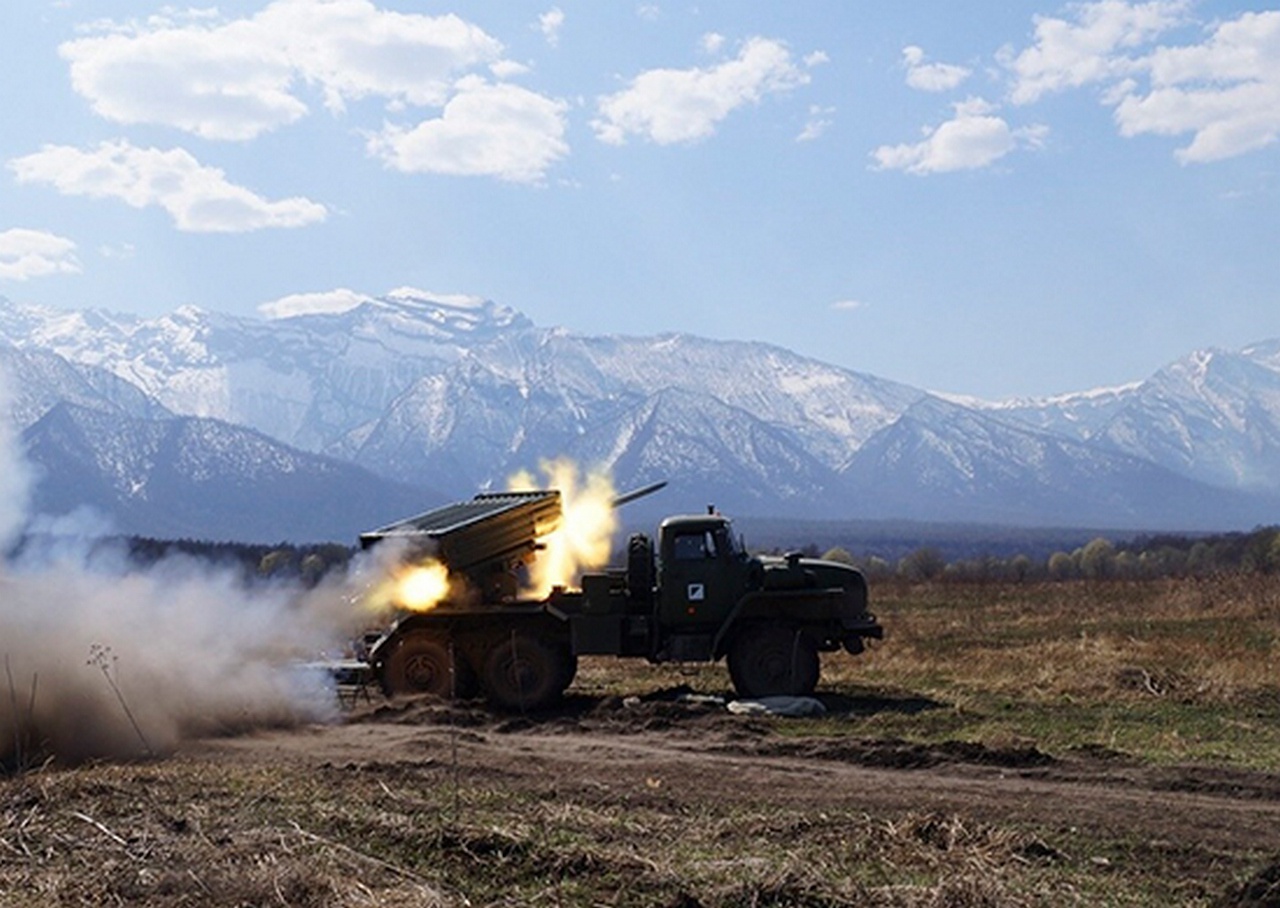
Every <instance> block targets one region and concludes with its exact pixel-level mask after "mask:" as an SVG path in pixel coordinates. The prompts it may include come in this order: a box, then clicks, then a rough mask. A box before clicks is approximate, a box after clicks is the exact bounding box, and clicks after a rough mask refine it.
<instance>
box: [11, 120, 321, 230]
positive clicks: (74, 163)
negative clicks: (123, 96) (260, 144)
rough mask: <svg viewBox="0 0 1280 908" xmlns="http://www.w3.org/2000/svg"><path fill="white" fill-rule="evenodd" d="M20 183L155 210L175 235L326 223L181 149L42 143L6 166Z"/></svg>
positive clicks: (312, 208)
mask: <svg viewBox="0 0 1280 908" xmlns="http://www.w3.org/2000/svg"><path fill="white" fill-rule="evenodd" d="M9 169H10V170H11V171H13V173H14V175H15V176H16V177H17V179H18V181H19V182H21V183H47V184H49V185H51V186H53V187H54V188H56V189H57V190H58V191H59V192H61V193H63V194H64V195H80V196H88V197H90V198H115V199H119V200H121V201H123V202H125V203H127V204H129V205H131V206H133V207H134V208H148V207H151V206H156V207H159V208H163V209H164V210H165V211H167V212H168V213H169V215H170V216H171V217H172V218H173V221H174V224H175V225H176V226H177V228H178V229H179V230H183V231H189V232H193V233H241V232H246V231H251V230H260V229H262V228H266V227H301V226H304V225H306V224H312V223H315V222H317V221H323V220H324V219H325V216H326V214H327V211H326V209H325V207H324V206H323V205H320V204H318V203H316V202H312V201H310V200H308V199H304V198H289V199H282V200H280V201H274V202H273V201H269V200H267V199H264V198H262V197H261V196H259V195H257V194H256V193H254V192H251V191H250V190H248V189H246V188H244V187H243V186H237V185H235V184H233V183H231V182H229V181H228V180H227V178H226V176H225V174H223V172H222V171H221V170H219V169H217V168H215V167H206V166H204V165H202V164H200V162H199V161H197V160H196V159H195V157H193V156H192V155H191V154H190V153H189V152H187V151H185V150H184V149H181V148H172V149H168V150H163V149H159V148H138V147H135V146H133V145H132V144H130V143H129V142H126V141H115V142H103V143H101V144H100V145H98V146H97V147H96V148H93V149H90V150H87V151H85V150H81V149H79V148H72V147H69V146H65V145H46V146H45V147H44V148H42V149H41V150H40V151H38V152H36V153H35V154H30V155H27V156H25V157H21V158H15V159H13V160H11V161H10V162H9Z"/></svg>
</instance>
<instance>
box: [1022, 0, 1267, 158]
mask: <svg viewBox="0 0 1280 908" xmlns="http://www.w3.org/2000/svg"><path fill="white" fill-rule="evenodd" d="M1192 9H1193V7H1192V5H1191V4H1190V3H1188V2H1186V0H1152V2H1146V3H1130V2H1122V0H1101V2H1095V3H1086V4H1081V5H1079V6H1076V7H1072V14H1073V15H1072V17H1071V18H1069V19H1067V18H1054V17H1041V18H1037V19H1036V27H1035V41H1034V43H1033V44H1032V45H1031V46H1030V47H1028V48H1027V49H1025V50H1023V51H1021V52H1019V53H1015V52H1013V51H1012V50H1009V49H1006V50H1005V51H1004V52H1002V54H1001V55H1000V59H1001V62H1002V63H1003V64H1004V65H1005V66H1006V67H1007V68H1008V70H1009V72H1010V74H1011V75H1012V78H1013V85H1012V88H1011V91H1010V99H1011V100H1012V101H1013V102H1014V103H1017V104H1028V103H1032V102H1035V101H1038V100H1040V99H1041V98H1042V97H1043V96H1045V95H1046V94H1049V93H1052V92H1058V91H1063V90H1066V89H1071V88H1079V87H1083V86H1088V85H1095V86H1098V87H1099V88H1100V95H1099V97H1100V100H1101V101H1102V103H1103V104H1106V105H1110V106H1112V107H1114V109H1115V110H1114V116H1115V122H1116V125H1117V127H1118V129H1119V131H1120V134H1121V135H1123V136H1126V137H1132V136H1138V135H1143V134H1150V135H1162V136H1182V135H1190V136H1191V140H1190V142H1189V143H1188V144H1187V145H1186V146H1184V147H1182V148H1180V149H1178V150H1177V151H1176V152H1175V156H1176V157H1177V159H1178V160H1179V161H1182V162H1183V163H1192V162H1196V163H1203V162H1209V161H1217V160H1221V159H1224V158H1229V157H1234V156H1236V155H1240V154H1245V153H1247V152H1250V151H1255V150H1257V149H1259V148H1263V147H1266V146H1269V145H1272V144H1274V143H1275V142H1276V140H1277V137H1280V11H1276V10H1268V11H1264V12H1245V13H1241V14H1240V15H1239V16H1237V17H1236V18H1234V19H1231V20H1226V21H1220V22H1217V23H1215V24H1214V25H1213V27H1212V28H1210V29H1208V30H1207V31H1206V32H1203V33H1202V34H1204V35H1205V37H1204V39H1203V40H1202V41H1200V42H1198V43H1189V44H1183V45H1176V46H1175V45H1157V44H1156V42H1157V41H1160V40H1163V39H1164V37H1165V36H1166V35H1167V33H1168V32H1170V31H1171V30H1172V29H1174V28H1175V27H1178V26H1184V25H1189V24H1193V23H1192V19H1191V12H1192Z"/></svg>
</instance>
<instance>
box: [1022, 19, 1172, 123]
mask: <svg viewBox="0 0 1280 908" xmlns="http://www.w3.org/2000/svg"><path fill="white" fill-rule="evenodd" d="M1187 7H1188V3H1187V0H1152V2H1148V3H1128V2H1124V0H1100V2H1096V3H1084V4H1080V5H1079V6H1076V7H1074V8H1073V9H1074V12H1075V13H1076V16H1075V19H1074V21H1068V20H1065V19H1056V18H1052V17H1048V16H1037V17H1035V44H1033V45H1032V46H1031V47H1029V48H1027V49H1026V50H1024V51H1022V52H1021V53H1019V54H1017V55H1014V54H1013V52H1012V51H1005V52H1004V53H1003V54H1002V55H1001V59H1002V62H1003V63H1004V65H1005V66H1007V67H1008V68H1009V69H1010V70H1011V71H1012V73H1013V76H1014V80H1015V83H1014V87H1013V91H1012V93H1011V98H1012V100H1013V102H1014V103H1015V104H1028V103H1031V102H1033V101H1037V100H1039V99H1040V97H1041V96H1043V95H1045V94H1047V93H1050V92H1056V91H1062V90H1064V89H1067V88H1078V87H1080V86H1083V85H1088V84H1090V83H1095V82H1100V81H1103V80H1108V79H1112V78H1117V77H1123V76H1124V75H1127V74H1129V73H1132V72H1133V71H1134V70H1136V69H1137V68H1138V67H1139V66H1140V63H1139V62H1138V61H1137V60H1136V59H1134V58H1133V57H1130V56H1126V55H1125V52H1127V51H1132V50H1133V49H1135V48H1138V47H1140V46H1142V45H1143V44H1146V43H1149V42H1150V41H1152V40H1154V39H1155V38H1157V37H1158V36H1159V35H1160V34H1162V33H1163V32H1165V31H1167V30H1169V29H1170V28H1173V27H1174V26H1176V25H1179V24H1181V23H1182V22H1183V20H1184V18H1185V15H1186V10H1187Z"/></svg>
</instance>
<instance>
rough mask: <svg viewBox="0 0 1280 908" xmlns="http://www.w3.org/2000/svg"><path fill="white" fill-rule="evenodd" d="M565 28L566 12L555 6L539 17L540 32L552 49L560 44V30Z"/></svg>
mask: <svg viewBox="0 0 1280 908" xmlns="http://www.w3.org/2000/svg"><path fill="white" fill-rule="evenodd" d="M563 26H564V10H562V9H561V8H560V7H558V6H553V7H552V8H551V9H549V10H547V11H546V12H545V13H543V14H542V15H541V16H539V17H538V30H539V31H540V32H542V37H544V38H546V39H547V43H548V44H550V45H551V46H552V47H555V46H556V45H558V44H559V43H560V29H561V28H562V27H563Z"/></svg>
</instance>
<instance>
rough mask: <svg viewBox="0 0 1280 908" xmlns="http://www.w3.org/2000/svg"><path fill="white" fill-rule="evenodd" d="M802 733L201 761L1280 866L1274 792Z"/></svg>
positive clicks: (321, 742) (1274, 788)
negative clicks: (421, 777)
mask: <svg viewBox="0 0 1280 908" xmlns="http://www.w3.org/2000/svg"><path fill="white" fill-rule="evenodd" d="M795 721H796V720H786V719H768V718H759V717H745V718H744V717H741V716H732V715H729V714H727V713H726V712H725V711H724V709H723V707H721V706H717V705H714V704H709V703H704V702H679V701H678V700H675V699H672V698H670V697H667V696H664V695H662V694H659V695H658V696H656V697H654V698H651V699H647V700H645V701H636V700H634V699H633V700H631V701H627V702H625V703H624V702H623V701H620V700H618V699H616V698H603V699H590V698H570V700H569V701H568V702H567V703H566V705H565V707H564V708H563V709H562V710H560V711H559V712H557V713H554V714H552V715H546V716H540V717H536V718H527V717H519V716H516V717H496V716H493V715H491V714H489V713H486V712H484V711H483V710H481V709H478V708H475V709H470V708H465V707H448V706H443V705H439V704H432V703H425V702H417V703H414V702H397V703H394V704H377V705H372V704H371V705H368V706H362V707H360V708H357V709H356V710H354V711H353V712H352V714H351V715H350V717H349V720H348V721H347V722H346V723H345V724H343V725H339V726H334V727H326V728H323V729H311V730H308V731H305V732H298V731H286V732H279V733H269V734H262V735H257V736H254V737H251V738H237V739H228V740H222V741H213V742H205V743H204V744H203V745H201V747H200V748H199V749H198V751H197V753H198V754H199V756H200V758H202V759H214V760H218V759H228V760H234V761H241V760H246V759H247V760H265V761H277V760H280V761H289V762H301V763H304V764H310V765H313V766H323V767H327V768H329V769H330V770H338V771H351V772H357V771H368V770H369V769H370V768H374V769H376V770H377V771H378V772H381V773H383V774H390V775H395V770H396V769H397V768H400V769H405V768H409V767H416V768H418V769H421V768H422V767H424V766H425V767H430V768H431V769H432V771H433V772H434V773H435V775H436V776H437V777H439V778H440V779H442V780H443V779H445V778H450V777H452V778H458V777H461V778H462V779H469V780H483V781H484V782H485V784H490V785H499V786H500V787H502V788H504V789H506V790H510V791H516V792H522V793H525V794H530V795H533V796H535V797H539V798H546V799H550V798H560V799H566V800H570V801H585V802H611V803H622V804H632V805H635V804H645V803H649V804H652V805H655V806H659V807H661V808H662V809H664V810H668V811H670V810H686V811H698V810H700V809H702V808H706V807H709V806H713V805H725V804H730V803H732V804H737V805H740V806H742V807H743V808H744V809H749V810H751V811H754V812H756V813H759V812H762V811H763V812H767V811H769V810H770V809H774V808H778V809H781V808H785V809H787V810H789V811H797V810H801V811H808V812H810V813H811V814H812V815H814V816H820V815H824V814H830V813H835V812H843V813H849V812H854V813H863V814H867V815H870V816H876V817H899V816H903V815H906V814H912V815H921V814H931V815H938V816H958V817H963V818H966V819H967V820H968V821H970V822H979V823H983V824H991V825H993V826H998V827H1007V828H1013V829H1017V830H1022V831H1024V832H1026V833H1027V834H1029V835H1034V836H1037V837H1039V838H1040V839H1042V840H1043V842H1044V843H1045V847H1046V848H1048V849H1053V850H1057V849H1063V850H1069V851H1071V852H1073V853H1072V854H1071V858H1072V859H1073V860H1076V861H1094V862H1096V863H1097V864H1099V865H1102V866H1105V865H1106V864H1108V863H1109V862H1111V861H1113V860H1115V859H1116V857H1115V855H1116V844H1117V843H1125V846H1126V848H1128V849H1130V850H1131V851H1132V852H1133V853H1134V854H1140V855H1142V857H1139V858H1138V859H1141V860H1155V861H1164V862H1168V864H1169V867H1168V872H1175V870H1176V868H1181V871H1180V872H1182V873H1184V874H1187V875H1194V874H1196V873H1199V872H1203V873H1206V874H1209V873H1211V872H1212V869H1213V868H1222V867H1224V866H1225V865H1230V866H1231V867H1233V868H1235V869H1236V870H1237V872H1238V869H1239V867H1240V866H1242V865H1243V864H1244V863H1247V862H1248V861H1249V860H1253V861H1257V860H1260V859H1262V858H1263V857H1264V856H1265V855H1267V854H1272V853H1276V852H1280V776H1276V775H1270V774H1266V773H1257V772H1248V771H1242V770H1233V769H1226V768H1212V767H1203V766H1182V767H1153V766H1148V765H1140V764H1139V763H1137V762H1136V761H1132V760H1130V759H1127V758H1126V757H1125V756H1124V755H1121V754H1116V753H1110V752H1106V751H1103V750H1098V749H1094V750H1088V751H1081V752H1076V753H1070V754H1065V755H1049V754H1045V753H1042V752H1040V751H1038V750H1036V749H1034V748H1010V749H1006V750H999V749H992V748H989V747H984V746H982V745H977V744H967V743H962V742H951V743H946V744H941V745H927V746H926V745H916V744H910V743H907V742H903V741H896V740H875V739H862V738H859V737H858V736H857V734H856V728H855V727H853V723H852V722H850V723H849V724H850V728H849V729H848V733H841V734H821V733H819V734H813V733H812V732H813V729H812V728H808V729H806V733H805V734H796V733H795V731H796V727H795V726H794V725H791V724H789V723H794V722H795ZM824 721H826V722H833V721H834V722H835V723H837V724H838V723H839V721H840V718H839V716H836V717H834V718H830V717H829V718H828V719H827V720H824ZM828 727H830V726H828ZM1091 847H1092V848H1096V851H1095V852H1093V853H1090V849H1091ZM1277 899H1278V902H1280V894H1278V895H1277Z"/></svg>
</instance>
